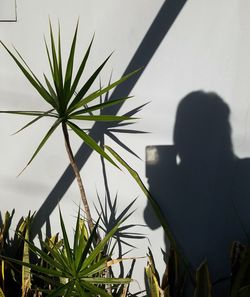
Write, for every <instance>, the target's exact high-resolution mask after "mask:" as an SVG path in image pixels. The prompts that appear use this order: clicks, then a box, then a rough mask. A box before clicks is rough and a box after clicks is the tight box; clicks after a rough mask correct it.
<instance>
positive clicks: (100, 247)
mask: <svg viewBox="0 0 250 297" xmlns="http://www.w3.org/2000/svg"><path fill="white" fill-rule="evenodd" d="M60 223H61V229H62V235H63V238H62V242H61V241H59V242H58V241H57V240H56V239H55V238H54V239H51V240H49V241H47V242H46V241H44V242H43V243H42V246H43V249H40V248H38V247H36V246H35V245H34V244H33V243H31V242H30V241H29V240H27V239H26V238H25V237H23V240H24V242H25V243H26V244H27V245H28V248H29V250H30V251H31V252H33V253H34V254H35V255H36V256H37V257H38V258H39V259H40V261H39V263H38V264H39V265H38V264H33V263H30V262H29V261H20V260H17V259H13V258H6V257H2V258H3V259H5V260H8V261H10V262H12V263H16V264H19V265H21V266H22V267H25V268H28V269H29V271H30V270H31V273H32V274H34V275H35V276H36V277H38V278H40V279H42V280H43V281H44V282H45V283H47V285H48V286H47V287H50V290H43V288H41V291H43V292H46V294H47V295H46V296H48V297H54V296H62V295H63V296H97V295H100V296H104V297H107V296H112V295H110V294H109V293H107V291H106V289H105V288H106V286H107V285H109V286H111V288H112V286H114V287H117V286H119V285H121V284H129V283H130V282H131V278H115V277H107V276H106V272H107V270H108V269H109V267H112V266H113V265H114V264H117V263H120V262H121V261H123V259H111V256H110V255H107V254H105V253H103V251H104V248H105V246H106V244H107V243H108V241H109V240H110V238H111V237H112V236H113V235H114V234H115V232H116V231H117V229H118V228H119V226H120V224H117V225H116V226H114V228H112V230H110V232H109V233H108V234H107V235H106V236H105V237H104V238H103V239H102V240H100V241H99V242H98V243H96V242H95V240H96V230H97V227H98V222H97V223H96V225H95V228H94V230H93V231H92V232H91V234H89V233H88V230H87V227H86V225H85V222H84V221H83V219H81V218H80V211H79V212H78V216H77V220H76V226H75V234H74V242H73V246H71V245H70V243H69V238H68V235H67V232H66V228H65V225H64V221H63V218H62V215H61V212H60Z"/></svg>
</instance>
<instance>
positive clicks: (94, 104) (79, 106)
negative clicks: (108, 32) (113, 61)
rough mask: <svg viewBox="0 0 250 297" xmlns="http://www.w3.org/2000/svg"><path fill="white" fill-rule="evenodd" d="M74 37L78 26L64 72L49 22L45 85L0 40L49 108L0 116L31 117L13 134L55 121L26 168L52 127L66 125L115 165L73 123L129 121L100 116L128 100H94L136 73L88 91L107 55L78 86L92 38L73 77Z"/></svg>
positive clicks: (122, 118) (59, 43) (106, 115)
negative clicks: (45, 121) (48, 69)
mask: <svg viewBox="0 0 250 297" xmlns="http://www.w3.org/2000/svg"><path fill="white" fill-rule="evenodd" d="M77 34H78V23H77V25H76V29H75V33H74V37H73V40H72V44H71V48H70V52H69V57H68V60H67V63H66V67H65V68H66V69H65V71H63V61H62V54H61V38H60V26H59V29H58V41H57V46H56V44H55V38H54V34H53V30H52V26H51V23H50V48H49V46H48V44H47V42H46V40H45V46H46V52H47V56H48V61H49V66H50V72H51V76H52V82H51V81H50V80H49V78H48V77H47V76H46V75H45V74H44V79H45V84H43V83H42V82H41V81H40V80H39V79H38V77H37V76H36V75H35V74H34V73H33V72H32V70H31V69H30V68H29V66H28V64H27V63H26V62H25V60H24V59H23V58H22V56H21V54H20V53H19V52H18V51H17V50H16V49H15V48H14V50H15V53H13V52H12V51H10V50H9V48H8V47H7V46H6V45H5V44H4V43H3V42H2V41H0V42H1V44H2V45H3V46H4V48H5V49H6V50H7V52H8V53H9V54H10V56H11V57H12V58H13V60H14V61H15V63H16V64H17V66H18V67H19V68H20V70H21V71H22V73H23V74H24V75H25V77H26V78H27V79H28V80H29V82H30V83H31V84H32V86H33V87H34V88H35V89H36V91H37V92H38V93H39V94H40V96H41V97H42V99H43V100H45V101H46V102H47V103H48V104H49V105H50V109H49V110H47V111H1V113H11V114H18V115H26V116H34V117H35V118H34V119H33V120H32V121H30V122H28V123H27V124H26V125H25V126H24V127H22V128H21V129H20V130H18V131H17V132H20V131H21V130H23V129H25V128H27V127H28V126H30V125H32V124H34V123H35V122H37V121H38V120H40V119H42V118H44V117H50V118H54V119H55V122H54V123H53V125H52V126H51V127H50V129H49V130H48V131H47V133H46V135H45V136H44V137H43V139H42V141H41V142H40V144H39V145H38V147H37V149H36V150H35V152H34V154H33V155H32V157H31V159H30V160H29V162H28V164H27V166H28V165H29V164H30V163H31V161H32V160H33V159H34V158H35V156H36V155H37V154H38V153H39V151H40V150H41V148H42V147H43V146H44V144H45V143H46V141H47V140H48V139H49V137H50V136H51V135H52V133H53V132H54V131H55V130H56V128H57V127H58V126H59V125H60V124H62V123H64V124H66V125H67V127H68V128H70V129H71V130H72V131H73V132H75V134H76V135H78V136H79V137H80V138H81V139H82V140H83V141H84V142H85V143H86V144H87V145H88V146H90V147H91V149H93V150H95V151H96V152H98V153H99V154H100V155H102V156H103V157H104V158H106V159H107V160H108V161H110V162H111V163H113V164H115V163H114V161H113V160H112V159H111V158H110V156H108V155H107V154H106V152H104V150H103V149H102V148H101V147H100V146H99V145H98V144H97V143H96V141H95V140H94V139H93V138H91V137H90V136H89V135H88V134H87V133H86V132H85V131H84V130H83V129H81V128H80V127H79V125H78V124H77V123H78V122H79V121H95V122H96V121H103V122H116V123H121V122H123V121H126V120H130V119H132V118H131V116H129V115H123V116H118V115H110V114H104V113H103V110H104V109H105V108H107V107H110V106H113V105H116V104H121V103H123V102H124V101H125V100H127V99H129V98H131V97H124V98H118V99H114V100H110V101H107V102H104V103H100V102H99V101H97V99H98V100H99V98H100V96H102V95H103V94H106V93H107V92H109V91H110V90H112V89H113V88H114V87H116V86H118V85H119V84H121V83H123V82H124V81H126V80H127V79H128V78H129V77H131V76H132V75H134V74H135V73H137V72H138V71H139V70H136V71H134V72H132V73H130V74H127V75H126V76H123V77H122V78H120V79H118V80H116V81H114V82H110V83H109V84H108V85H107V86H105V87H100V88H99V87H98V89H97V90H96V91H93V92H92V91H91V92H90V89H91V87H92V85H93V83H94V82H95V80H96V79H97V77H98V76H99V74H100V72H101V71H102V69H103V67H104V66H105V64H106V63H107V61H108V60H109V58H110V56H111V55H109V56H108V57H107V58H106V59H105V60H104V62H103V63H102V64H101V65H100V66H99V67H98V68H97V69H96V70H95V71H94V72H93V74H92V75H91V76H90V77H89V78H88V79H87V80H86V81H85V83H81V78H82V75H83V73H84V70H85V66H86V63H87V61H88V58H89V54H90V51H91V47H92V43H93V38H92V40H91V42H90V44H89V46H88V49H87V51H86V53H85V55H84V56H83V58H82V61H81V63H80V65H79V67H78V69H77V71H76V74H75V76H74V77H73V72H74V71H73V68H74V58H75V49H76V41H77ZM64 72H65V73H64ZM80 84H81V85H80ZM90 105H91V106H90ZM98 112H99V113H98Z"/></svg>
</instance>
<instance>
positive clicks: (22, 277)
mask: <svg viewBox="0 0 250 297" xmlns="http://www.w3.org/2000/svg"><path fill="white" fill-rule="evenodd" d="M14 213H15V211H14V210H13V211H12V212H11V213H9V212H8V211H7V212H6V213H5V218H4V221H3V222H2V223H1V226H0V259H1V265H0V266H1V278H0V288H1V290H2V292H3V293H5V295H6V296H10V295H14V294H16V293H21V294H22V297H25V296H27V293H28V291H29V289H30V287H31V275H30V269H28V268H27V267H25V266H23V267H22V270H21V271H20V270H19V269H18V267H17V266H16V265H14V264H13V263H9V261H6V259H7V257H8V258H11V259H16V260H19V261H23V262H25V263H29V256H30V255H29V248H28V246H27V244H26V243H25V242H23V240H22V237H24V238H26V240H28V239H29V229H30V225H31V222H32V219H33V215H32V216H31V215H30V213H29V214H28V216H27V217H26V218H25V219H24V218H21V219H20V220H19V223H18V224H17V227H16V230H15V232H14V237H11V235H10V228H11V223H12V219H13V216H14ZM0 296H1V295H0Z"/></svg>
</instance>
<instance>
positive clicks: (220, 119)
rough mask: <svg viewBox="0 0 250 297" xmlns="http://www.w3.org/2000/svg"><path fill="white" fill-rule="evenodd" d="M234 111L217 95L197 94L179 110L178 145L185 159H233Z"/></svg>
mask: <svg viewBox="0 0 250 297" xmlns="http://www.w3.org/2000/svg"><path fill="white" fill-rule="evenodd" d="M229 116H230V109H229V107H228V105H227V104H226V103H225V102H224V101H223V100H222V98H221V97H220V96H219V95H217V94H216V93H206V92H203V91H194V92H191V93H189V94H188V95H186V96H185V97H184V98H183V99H182V100H181V102H180V103H179V106H178V108H177V113H176V121H175V126H174V143H175V146H176V149H177V152H178V155H179V157H180V159H181V162H182V161H183V162H184V161H187V160H197V159H204V158H207V157H210V158H213V157H217V156H218V155H219V156H221V155H223V156H224V157H226V156H228V157H230V156H232V154H233V149H232V142H231V127H230V123H229Z"/></svg>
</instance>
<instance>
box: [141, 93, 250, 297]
mask: <svg viewBox="0 0 250 297" xmlns="http://www.w3.org/2000/svg"><path fill="white" fill-rule="evenodd" d="M229 116H230V109H229V107H228V105H227V104H226V103H225V102H224V101H223V100H222V99H221V98H220V97H219V96H218V95H217V94H215V93H205V92H203V91H195V92H192V93H190V94H188V95H187V96H186V97H184V98H183V99H182V100H181V102H180V104H179V106H178V109H177V113H176V121H175V125H174V137H173V138H174V145H172V146H149V147H147V149H146V152H147V165H146V175H147V178H148V183H149V189H150V192H151V193H152V195H153V196H154V197H155V198H156V199H157V202H158V203H159V205H160V208H161V210H162V211H163V214H164V216H165V218H166V221H167V223H168V225H169V227H170V230H171V231H172V233H173V236H174V238H175V240H176V242H177V245H178V246H179V247H180V249H181V251H182V252H183V254H184V256H185V257H186V258H187V259H188V261H189V263H190V264H191V267H192V268H193V269H196V268H197V267H198V266H199V265H200V264H201V262H202V261H203V260H204V259H205V258H206V259H207V262H208V266H209V270H210V274H211V279H212V282H213V284H214V294H215V295H214V296H227V295H226V290H227V289H228V287H229V285H228V283H229V277H230V248H231V245H232V243H233V241H240V242H242V243H249V235H250V216H249V209H250V159H239V158H238V157H237V156H236V155H235V154H234V152H233V147H232V141H231V128H230V123H229ZM177 156H178V157H177ZM144 217H145V220H146V222H147V224H148V225H149V227H150V228H152V229H155V228H157V227H158V225H159V224H158V222H157V220H156V219H152V211H151V208H150V206H149V205H148V206H147V207H146V209H145V211H144ZM166 245H167V246H168V241H167V239H166Z"/></svg>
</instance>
